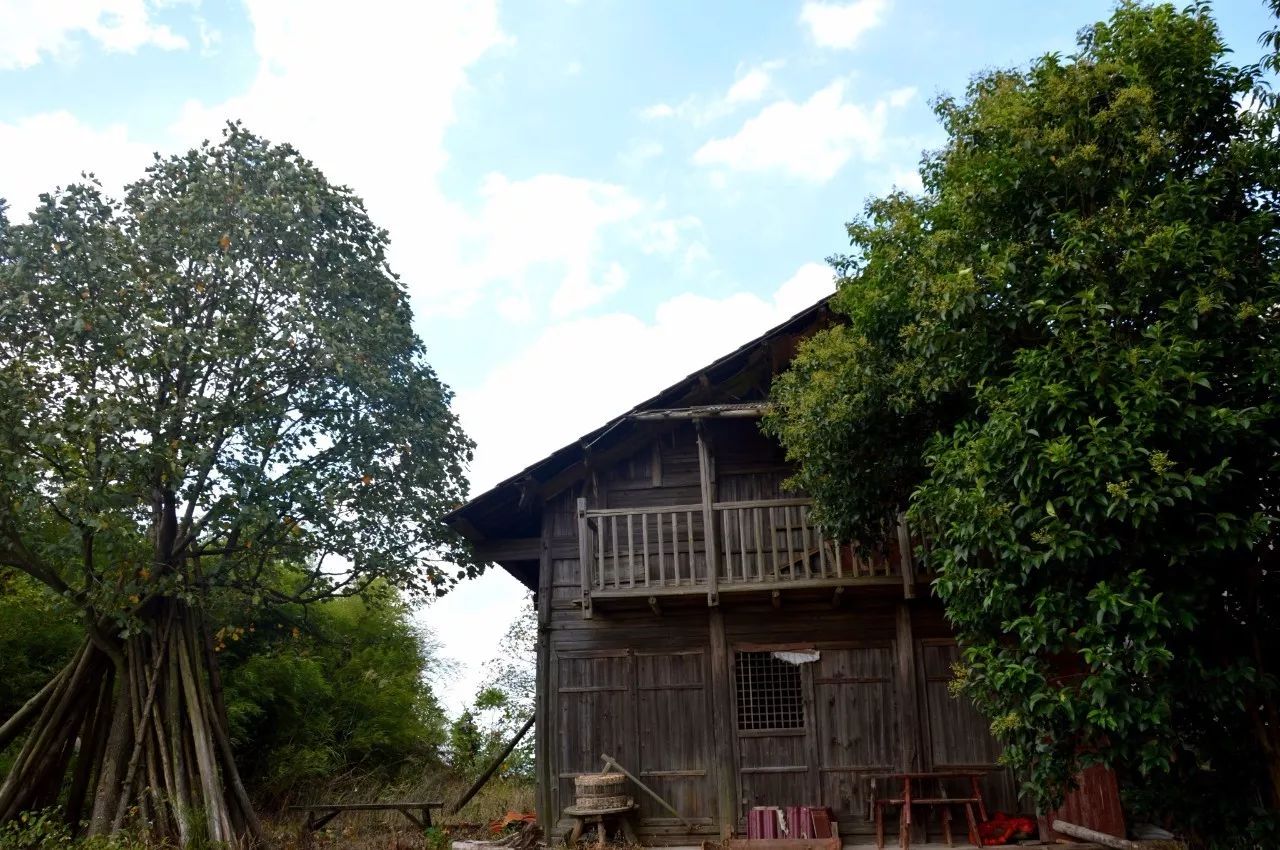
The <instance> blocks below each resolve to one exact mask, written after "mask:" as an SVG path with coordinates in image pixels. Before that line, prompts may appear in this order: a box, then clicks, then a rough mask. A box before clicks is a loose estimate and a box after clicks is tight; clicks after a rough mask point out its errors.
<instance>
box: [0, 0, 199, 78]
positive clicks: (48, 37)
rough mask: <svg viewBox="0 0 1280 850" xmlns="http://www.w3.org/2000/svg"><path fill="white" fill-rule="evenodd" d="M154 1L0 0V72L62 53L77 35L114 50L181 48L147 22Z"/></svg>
mask: <svg viewBox="0 0 1280 850" xmlns="http://www.w3.org/2000/svg"><path fill="white" fill-rule="evenodd" d="M156 5H159V4H157V3H154V2H151V3H148V2H144V0H58V2H30V1H29V0H28V2H24V0H0V21H2V22H3V25H0V70H12V69H15V68H30V67H31V66H33V65H38V64H39V63H40V62H41V60H42V59H43V58H44V57H45V56H53V57H59V56H63V55H66V54H67V53H68V52H69V51H70V50H72V49H73V48H74V39H73V36H75V35H78V34H84V35H86V36H88V37H89V38H90V39H92V40H93V41H95V42H97V43H98V44H99V45H100V46H101V47H102V48H103V49H104V50H109V51H113V52H120V53H133V52H135V51H137V50H138V48H140V47H144V46H147V45H150V46H154V47H159V48H161V49H162V50H181V49H185V48H186V47H187V40H186V39H185V38H183V37H182V36H180V35H178V34H176V33H175V32H173V30H171V29H169V27H167V26H165V25H163V24H157V23H155V22H154V21H152V20H151V7H154V6H156Z"/></svg>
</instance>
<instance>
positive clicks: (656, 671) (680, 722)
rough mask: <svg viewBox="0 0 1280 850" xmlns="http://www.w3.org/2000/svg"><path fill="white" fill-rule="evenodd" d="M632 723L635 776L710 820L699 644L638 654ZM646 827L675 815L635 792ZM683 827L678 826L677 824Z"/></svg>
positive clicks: (707, 724)
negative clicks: (635, 739)
mask: <svg viewBox="0 0 1280 850" xmlns="http://www.w3.org/2000/svg"><path fill="white" fill-rule="evenodd" d="M635 663H636V691H637V703H636V726H637V729H636V731H637V736H638V742H637V749H638V752H639V760H638V762H637V769H638V770H639V775H640V778H641V780H642V781H643V782H644V784H645V785H648V786H649V787H650V788H652V789H653V790H654V791H656V792H658V793H659V794H661V795H662V796H663V798H665V799H666V800H667V802H669V803H671V805H673V806H675V808H676V810H677V811H679V812H680V813H681V814H682V815H684V816H685V817H686V818H688V819H689V820H692V821H694V822H697V823H704V824H707V825H709V824H712V823H714V820H715V814H716V798H715V788H714V786H713V784H712V781H711V775H710V771H709V770H708V767H709V766H710V764H711V759H712V756H711V718H710V714H709V711H708V698H707V660H706V655H705V653H703V651H702V650H693V651H687V652H669V653H649V654H639V655H637V656H636V659H635ZM636 802H637V803H639V804H640V819H641V822H642V825H643V826H644V827H646V828H647V829H648V830H649V831H653V830H658V829H663V828H676V827H679V823H680V822H679V821H678V820H676V819H675V818H674V817H672V816H671V813H670V812H668V811H667V810H665V809H663V808H662V807H661V806H659V805H658V804H657V803H656V802H655V801H654V800H653V798H652V797H650V796H648V795H647V794H640V793H637V795H636ZM679 829H680V831H683V830H684V828H683V827H679Z"/></svg>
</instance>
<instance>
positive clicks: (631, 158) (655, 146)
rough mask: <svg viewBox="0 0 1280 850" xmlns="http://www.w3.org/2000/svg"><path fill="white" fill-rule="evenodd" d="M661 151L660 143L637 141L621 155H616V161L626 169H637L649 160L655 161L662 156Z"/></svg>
mask: <svg viewBox="0 0 1280 850" xmlns="http://www.w3.org/2000/svg"><path fill="white" fill-rule="evenodd" d="M663 150H664V148H663V147H662V144H661V143H660V142H655V141H653V140H647V141H642V140H637V141H634V142H632V143H631V145H630V146H629V147H627V149H626V150H624V151H623V152H622V153H620V154H618V161H619V162H621V163H622V164H623V165H625V166H627V167H628V168H637V167H639V166H641V165H644V164H645V163H646V162H648V161H649V160H651V159H657V158H658V157H660V156H662V152H663Z"/></svg>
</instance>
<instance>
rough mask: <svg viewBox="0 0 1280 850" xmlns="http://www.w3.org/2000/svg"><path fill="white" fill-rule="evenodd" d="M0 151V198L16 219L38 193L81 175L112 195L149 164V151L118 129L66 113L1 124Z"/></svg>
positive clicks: (118, 126) (146, 146) (34, 199)
mask: <svg viewBox="0 0 1280 850" xmlns="http://www.w3.org/2000/svg"><path fill="white" fill-rule="evenodd" d="M0 151H4V155H3V156H0V198H6V199H7V200H8V201H9V203H10V206H11V209H12V210H13V213H16V214H22V213H24V212H26V211H29V210H31V209H33V208H34V207H35V205H36V199H37V197H38V196H39V194H40V193H41V192H52V191H53V189H54V188H55V187H56V186H65V185H67V184H68V183H74V182H78V181H79V180H80V179H81V177H80V175H81V172H92V173H93V174H95V175H96V176H97V177H98V179H99V180H100V181H101V182H102V184H103V186H104V188H105V190H106V191H107V193H108V194H116V193H118V192H119V189H120V187H121V186H123V185H124V184H125V183H126V182H129V181H131V180H133V179H135V178H137V177H140V176H141V175H142V170H143V169H144V168H146V166H147V165H148V164H149V163H150V161H151V147H150V146H148V145H145V144H142V143H141V142H138V141H137V140H135V139H132V138H130V137H129V133H128V131H127V130H126V128H125V127H124V125H123V124H112V125H110V126H108V127H105V128H102V129H96V128H93V127H90V126H88V125H86V124H84V123H82V122H81V121H79V120H78V119H77V118H76V117H75V116H73V115H72V114H71V113H69V112H47V113H43V114H40V115H32V116H30V117H27V118H22V119H19V120H17V121H15V122H13V123H4V122H0Z"/></svg>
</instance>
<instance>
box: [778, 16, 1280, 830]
mask: <svg viewBox="0 0 1280 850" xmlns="http://www.w3.org/2000/svg"><path fill="white" fill-rule="evenodd" d="M1260 82H1261V77H1260V71H1259V69H1258V68H1256V67H1237V66H1235V65H1232V64H1231V63H1230V62H1228V60H1227V52H1226V50H1225V48H1224V46H1223V43H1222V41H1221V38H1220V36H1219V33H1218V30H1217V28H1216V25H1215V24H1214V22H1213V20H1212V19H1211V17H1210V14H1209V12H1208V8H1207V5H1196V6H1193V7H1191V8H1189V9H1187V10H1186V11H1182V12H1179V11H1177V10H1175V9H1174V8H1173V7H1171V6H1167V5H1164V6H1153V7H1149V6H1142V5H1137V4H1132V3H1125V4H1122V5H1121V6H1120V7H1119V8H1118V9H1117V10H1116V12H1115V13H1114V14H1113V15H1112V17H1111V18H1110V19H1109V20H1108V21H1106V22H1104V23H1099V24H1096V25H1095V26H1093V27H1090V28H1088V29H1086V30H1085V31H1083V32H1082V33H1081V35H1080V38H1079V50H1078V52H1077V53H1076V54H1075V55H1073V56H1070V57H1062V56H1058V55H1048V56H1044V57H1042V58H1040V59H1038V60H1036V61H1035V62H1033V63H1032V64H1031V66H1030V67H1029V68H1028V69H1027V70H1025V71H996V72H991V73H985V74H982V75H980V76H978V77H976V78H975V79H974V80H973V81H972V83H971V84H970V86H969V88H968V90H967V92H966V94H965V96H964V97H963V98H962V99H953V98H942V99H941V100H940V101H939V102H938V103H937V105H936V112H937V114H938V116H939V118H940V120H941V121H942V124H943V126H944V127H945V129H946V132H947V138H948V140H947V143H946V144H945V146H944V147H943V148H942V149H940V150H938V151H936V152H933V153H929V154H927V155H926V156H925V158H924V160H923V164H922V168H921V174H922V177H923V180H924V186H925V192H924V194H923V195H921V196H911V195H908V194H905V193H901V192H899V193H894V194H890V195H888V196H886V197H882V198H878V199H875V200H872V201H871V202H870V203H869V204H868V206H867V209H866V215H865V216H864V217H863V218H861V219H859V220H857V221H855V222H853V223H851V224H850V225H849V227H848V232H849V237H850V240H851V243H852V246H853V250H852V251H851V252H850V253H849V254H847V255H844V256H840V257H837V258H835V259H834V261H833V262H834V264H835V266H836V268H837V271H838V273H839V288H838V291H837V294H836V296H835V297H834V300H833V302H832V303H833V305H834V307H835V309H836V310H837V311H839V312H840V313H843V314H844V315H845V316H846V317H847V322H845V323H843V324H841V325H840V326H838V327H834V328H832V329H830V330H828V331H826V332H824V333H821V334H819V335H817V336H816V337H814V338H813V339H812V340H811V341H810V342H808V343H807V344H806V345H805V346H804V347H803V349H802V351H801V353H800V355H799V357H798V358H797V359H796V361H795V363H794V365H793V367H792V369H791V370H790V371H789V372H788V373H787V374H785V375H783V376H782V377H780V378H779V380H778V381H777V382H776V384H775V386H774V401H775V412H774V413H773V414H772V415H771V416H770V418H769V419H768V420H767V428H769V429H770V430H771V431H772V432H773V433H775V434H776V435H777V436H778V437H779V438H780V439H781V440H782V442H783V443H784V444H785V446H786V448H787V450H788V453H789V456H790V457H791V458H792V459H793V460H795V461H797V462H798V464H799V470H800V471H799V473H798V475H797V483H798V484H799V485H800V486H802V487H803V488H804V489H806V490H807V491H809V492H810V493H812V494H813V495H814V496H815V498H816V500H817V501H818V503H819V506H820V511H821V514H822V519H823V520H824V521H825V522H827V523H828V524H829V525H830V526H832V527H833V528H835V529H837V530H839V531H840V532H841V533H843V534H846V535H849V536H850V537H852V538H855V539H861V540H876V539H879V538H880V537H882V536H883V535H884V534H886V533H887V532H888V530H889V524H890V523H891V522H892V517H893V516H894V515H895V514H896V513H897V512H898V511H900V510H902V509H904V508H908V507H909V510H910V518H911V520H912V522H913V523H914V524H915V525H916V526H917V527H919V528H920V529H922V530H923V531H924V533H925V534H926V535H927V537H928V538H930V540H931V542H932V548H931V550H930V552H929V554H928V563H929V566H930V568H931V569H933V570H935V571H936V575H937V578H936V581H935V583H934V588H935V591H936V593H937V594H938V595H939V596H940V597H941V598H942V600H943V601H944V603H945V605H946V610H947V613H948V616H949V617H950V619H951V620H952V621H953V623H954V624H955V626H956V629H957V631H958V633H959V636H960V639H961V641H962V642H963V643H964V644H965V645H966V646H967V647H968V650H967V666H966V668H965V669H964V670H963V671H961V673H962V681H963V685H964V689H965V690H966V691H967V692H968V693H969V694H970V695H971V696H972V697H973V698H975V699H976V701H977V702H978V704H979V705H980V706H981V707H982V708H984V709H985V710H986V712H987V713H988V714H989V715H990V716H991V717H992V718H994V722H993V729H994V731H995V732H996V733H997V734H998V735H999V736H1000V737H1001V738H1002V739H1003V741H1004V742H1005V744H1006V745H1007V751H1006V758H1007V759H1008V761H1009V762H1010V763H1011V764H1012V765H1014V766H1015V767H1017V768H1019V769H1020V770H1021V771H1023V772H1024V774H1025V775H1026V776H1028V778H1029V779H1030V783H1029V787H1030V788H1031V789H1032V790H1033V791H1034V792H1035V793H1036V795H1037V797H1038V801H1039V802H1040V803H1042V804H1046V805H1052V804H1053V803H1055V802H1056V801H1057V800H1058V799H1059V798H1060V796H1061V794H1062V793H1063V791H1064V790H1065V789H1066V788H1067V787H1068V786H1069V785H1070V782H1071V777H1072V776H1073V775H1074V774H1075V773H1076V771H1077V769H1078V768H1079V767H1080V766H1081V765H1082V764H1087V763H1091V762H1095V761H1102V762H1106V763H1108V764H1111V765H1113V766H1115V767H1116V768H1117V769H1118V770H1119V771H1120V772H1121V774H1122V777H1123V781H1125V782H1126V784H1127V787H1129V788H1130V789H1132V790H1133V792H1134V793H1133V798H1132V802H1134V804H1135V805H1137V806H1139V807H1145V808H1146V810H1147V811H1148V813H1154V815H1156V816H1161V817H1165V818H1167V819H1169V820H1170V822H1174V823H1178V824H1180V825H1182V826H1186V827H1190V828H1193V829H1198V830H1199V832H1200V834H1201V835H1210V834H1213V835H1217V836H1219V839H1220V840H1221V841H1223V842H1225V843H1227V844H1229V843H1230V841H1231V840H1232V839H1231V836H1233V835H1235V836H1238V835H1240V831H1241V830H1242V829H1244V828H1245V826H1244V824H1246V823H1247V822H1249V821H1250V820H1252V821H1253V823H1254V827H1255V828H1256V829H1259V830H1262V829H1265V828H1266V827H1265V820H1266V819H1265V818H1255V817H1253V816H1252V814H1249V812H1250V810H1252V809H1255V808H1257V809H1265V810H1266V811H1268V812H1269V813H1270V814H1269V815H1268V817H1270V818H1273V819H1274V817H1275V813H1276V811H1277V809H1278V808H1280V796H1278V795H1280V722H1278V721H1280V717H1278V716H1277V713H1276V702H1275V679H1274V678H1273V674H1274V672H1275V670H1274V666H1275V648H1276V647H1277V646H1280V630H1278V629H1277V623H1276V619H1275V613H1274V612H1275V610H1276V603H1277V602H1278V601H1280V599H1278V598H1277V597H1278V596H1280V594H1278V593H1277V586H1276V585H1277V580H1278V577H1277V572H1276V550H1275V543H1276V523H1277V509H1278V506H1280V502H1278V500H1277V496H1278V495H1280V493H1278V491H1277V484H1280V463H1278V455H1277V439H1278V438H1280V420H1278V417H1280V394H1277V381H1278V380H1280V350H1278V349H1277V345H1276V330H1277V327H1276V326H1277V323H1278V322H1280V305H1278V303H1277V299H1278V296H1280V287H1278V281H1280V276H1278V274H1277V273H1278V271H1280V265H1278V263H1280V253H1278V251H1280V240H1278V238H1277V236H1278V230H1277V223H1278V221H1280V218H1278V216H1280V207H1278V205H1277V195H1276V191H1277V188H1280V170H1278V166H1280V149H1278V147H1277V145H1276V142H1275V131H1276V125H1275V115H1274V113H1273V112H1272V111H1271V109H1270V108H1269V107H1266V106H1264V107H1263V108H1245V104H1246V103H1248V102H1250V101H1252V102H1254V103H1258V102H1261V101H1258V100H1256V99H1254V98H1253V95H1254V94H1255V92H1257V90H1258V89H1259V86H1260ZM1242 787H1244V788H1247V789H1249V790H1248V791H1247V792H1246V793H1245V794H1243V795H1241V794H1240V793H1239V789H1240V788H1242ZM1146 792H1153V793H1151V794H1149V795H1148V794H1147V793H1146ZM1230 792H1234V793H1230ZM1233 800H1242V801H1243V802H1242V804H1241V807H1236V808H1234V809H1233V803H1232V802H1231V801H1233ZM1253 814H1256V812H1254V813H1253ZM1234 816H1239V817H1238V818H1236V819H1235V820H1232V817H1234ZM1240 840H1242V841H1243V840H1244V839H1240Z"/></svg>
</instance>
